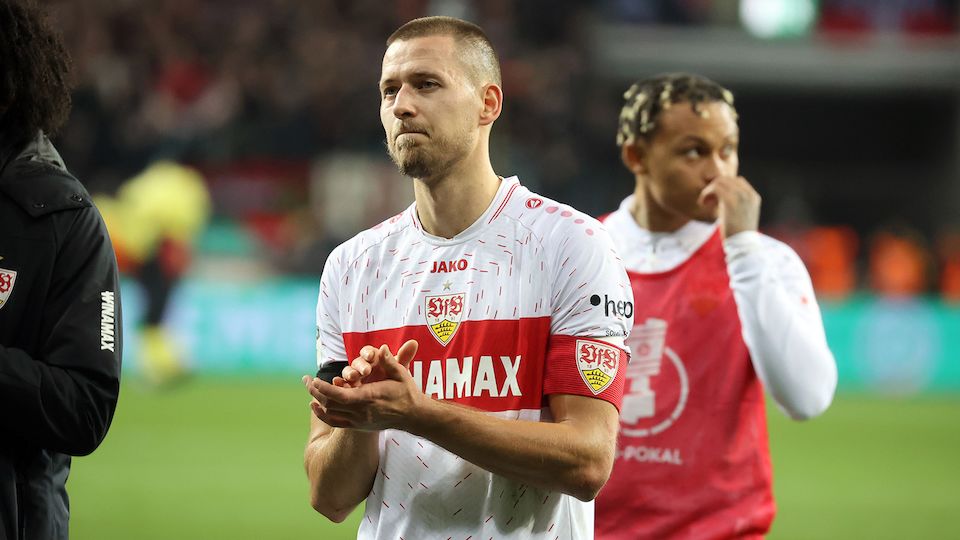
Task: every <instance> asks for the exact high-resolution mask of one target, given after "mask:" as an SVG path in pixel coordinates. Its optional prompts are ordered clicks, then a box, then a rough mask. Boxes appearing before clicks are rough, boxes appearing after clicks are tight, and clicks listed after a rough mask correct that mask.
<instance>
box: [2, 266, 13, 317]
mask: <svg viewBox="0 0 960 540" xmlns="http://www.w3.org/2000/svg"><path fill="white" fill-rule="evenodd" d="M16 281H17V273H16V271H14V270H6V269H4V268H0V308H2V307H3V306H5V305H6V303H7V299H9V298H10V293H12V292H13V285H14V283H16Z"/></svg>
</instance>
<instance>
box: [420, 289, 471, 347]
mask: <svg viewBox="0 0 960 540" xmlns="http://www.w3.org/2000/svg"><path fill="white" fill-rule="evenodd" d="M465 298H466V295H465V294H464V293H456V294H443V295H439V296H428V297H426V299H425V301H426V308H427V326H429V327H430V332H431V333H433V337H435V338H437V341H439V342H440V344H441V345H443V346H444V347H446V346H447V343H450V340H451V339H453V335H454V334H456V333H457V329H458V328H460V320H461V319H463V307H464V300H465Z"/></svg>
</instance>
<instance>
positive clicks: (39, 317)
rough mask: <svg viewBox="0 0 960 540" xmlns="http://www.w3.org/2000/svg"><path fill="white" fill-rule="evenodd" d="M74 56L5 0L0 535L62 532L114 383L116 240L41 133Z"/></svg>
mask: <svg viewBox="0 0 960 540" xmlns="http://www.w3.org/2000/svg"><path fill="white" fill-rule="evenodd" d="M69 66H70V62H69V58H68V57H67V55H66V53H65V51H64V49H63V46H62V43H61V41H60V39H59V37H58V36H57V35H56V34H54V33H53V32H52V31H51V29H50V28H49V26H47V24H46V22H45V20H44V18H43V17H42V15H41V13H40V11H39V10H38V8H36V7H35V6H34V5H33V4H32V3H31V2H28V1H21V0H0V540H4V539H30V540H32V539H37V540H40V539H42V540H51V539H65V538H67V537H68V520H69V502H68V498H67V493H66V480H67V475H68V473H69V470H70V456H80V455H86V454H89V453H90V452H93V450H94V449H96V448H97V446H98V445H99V444H100V442H101V441H102V440H103V438H104V436H105V435H106V432H107V428H108V427H109V426H110V421H111V420H112V418H113V413H114V410H115V408H116V405H117V397H118V394H119V387H120V353H121V335H120V329H121V325H120V298H119V291H118V283H117V265H116V259H115V258H114V254H113V248H112V247H111V244H110V239H109V237H108V236H107V231H106V228H105V226H104V224H103V220H102V219H101V217H100V214H99V213H98V212H97V209H96V208H95V207H94V206H93V205H92V203H91V202H90V197H89V195H88V194H87V192H86V190H85V189H84V188H83V186H82V185H81V184H80V182H79V181H78V180H77V179H76V178H74V177H73V176H71V175H70V173H68V172H67V170H66V167H65V166H64V164H63V161H62V160H61V159H60V156H59V155H58V154H57V151H56V150H55V149H54V147H53V145H52V144H51V143H50V141H49V139H47V134H52V133H54V132H55V131H56V129H57V128H58V127H59V126H60V125H61V124H62V123H63V121H64V119H65V118H66V116H67V114H68V112H69V109H70V88H69V84H68V77H69Z"/></svg>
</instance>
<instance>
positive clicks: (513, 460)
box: [402, 398, 616, 501]
mask: <svg viewBox="0 0 960 540" xmlns="http://www.w3.org/2000/svg"><path fill="white" fill-rule="evenodd" d="M611 409H612V407H611ZM597 423H598V422H592V423H587V422H574V421H568V422H557V423H553V422H532V421H518V420H506V419H501V418H497V417H494V416H491V415H489V414H486V413H483V412H480V411H477V410H475V409H470V408H467V407H462V406H458V405H455V404H451V403H447V402H441V401H434V400H431V399H429V398H428V399H426V400H425V402H424V405H423V406H422V407H421V408H419V409H418V410H417V412H416V414H414V415H411V419H410V421H409V424H408V425H406V426H404V427H403V428H402V429H404V430H405V431H408V432H410V433H412V434H414V435H417V436H420V437H424V438H426V439H428V440H430V441H432V442H434V443H435V444H437V445H439V446H442V447H443V448H445V449H447V450H448V451H450V452H452V453H454V454H456V455H458V456H460V457H461V458H463V459H465V460H467V461H469V462H471V463H473V464H475V465H477V466H479V467H482V468H484V469H486V470H488V471H490V472H492V473H494V474H498V475H500V476H503V477H505V478H509V479H511V480H514V481H517V482H522V483H525V484H529V485H531V486H535V487H538V488H541V489H546V490H550V491H559V492H562V493H566V494H569V495H573V496H574V497H577V498H578V499H581V500H585V501H586V500H591V499H593V498H594V497H596V495H597V492H598V491H599V490H600V488H601V487H603V485H604V484H605V483H606V481H607V479H608V478H609V476H610V470H611V468H612V466H613V457H614V450H615V447H616V435H615V433H616V432H615V431H613V432H612V433H610V434H609V435H605V434H603V433H601V432H602V431H603V430H599V429H597V425H595V424H597ZM590 424H593V425H590Z"/></svg>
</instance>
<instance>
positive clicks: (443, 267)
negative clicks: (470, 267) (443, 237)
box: [430, 259, 467, 274]
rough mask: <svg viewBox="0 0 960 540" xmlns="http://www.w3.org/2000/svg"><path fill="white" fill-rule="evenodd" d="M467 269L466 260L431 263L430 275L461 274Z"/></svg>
mask: <svg viewBox="0 0 960 540" xmlns="http://www.w3.org/2000/svg"><path fill="white" fill-rule="evenodd" d="M466 269H467V260H466V259H457V260H455V261H433V268H431V269H430V273H431V274H443V273H446V272H461V271H463V270H466Z"/></svg>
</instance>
